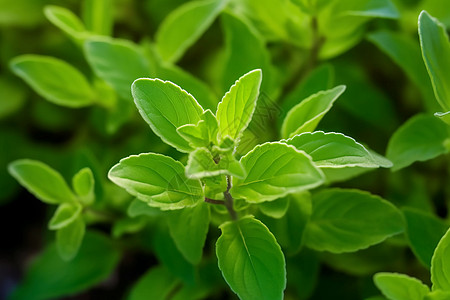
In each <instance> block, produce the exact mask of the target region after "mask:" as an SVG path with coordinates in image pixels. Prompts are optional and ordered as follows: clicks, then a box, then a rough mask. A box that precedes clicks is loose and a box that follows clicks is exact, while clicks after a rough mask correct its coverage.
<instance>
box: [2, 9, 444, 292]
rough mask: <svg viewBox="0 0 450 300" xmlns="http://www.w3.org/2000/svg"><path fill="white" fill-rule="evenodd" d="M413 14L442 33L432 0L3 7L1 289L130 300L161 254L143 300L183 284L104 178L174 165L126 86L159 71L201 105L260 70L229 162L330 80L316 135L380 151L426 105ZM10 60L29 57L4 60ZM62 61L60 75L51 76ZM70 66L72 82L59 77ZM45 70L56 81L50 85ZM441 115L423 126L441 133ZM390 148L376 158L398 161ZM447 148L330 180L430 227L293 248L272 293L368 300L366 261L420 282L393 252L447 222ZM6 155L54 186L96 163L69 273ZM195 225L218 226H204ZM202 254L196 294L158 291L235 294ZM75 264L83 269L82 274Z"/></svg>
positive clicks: (38, 206) (150, 225) (153, 233)
mask: <svg viewBox="0 0 450 300" xmlns="http://www.w3.org/2000/svg"><path fill="white" fill-rule="evenodd" d="M55 5H56V6H55ZM424 9H425V10H427V11H428V12H429V13H430V14H431V15H433V16H434V17H436V18H438V19H439V20H440V21H441V22H442V23H444V24H445V25H446V26H447V27H448V26H450V9H449V5H448V3H447V2H446V1H442V0H345V1H340V0H330V1H327V0H276V1H275V0H259V1H256V0H230V1H225V0H223V1H220V0H194V1H181V0H141V1H135V0H84V1H75V0H66V1H50V0H14V1H10V0H0V95H1V97H0V124H1V127H0V203H1V204H0V205H1V208H0V222H1V225H2V226H1V227H2V228H3V230H2V231H3V233H4V238H3V240H2V246H1V250H0V251H1V255H0V282H1V285H0V298H3V297H6V295H8V294H9V293H10V292H11V291H12V290H13V289H15V288H16V287H17V286H18V289H16V292H15V294H13V297H15V298H17V299H47V298H52V297H56V298H61V297H65V296H67V295H71V294H78V296H72V297H70V299H103V298H104V299H119V298H123V297H129V298H130V299H141V298H139V297H142V295H143V294H142V293H144V291H145V283H141V282H140V283H138V285H139V284H140V285H141V288H140V290H139V289H138V288H136V286H135V288H133V290H132V292H131V294H129V293H130V289H131V287H132V286H133V284H134V283H135V282H136V281H137V280H138V279H139V278H140V277H141V276H142V275H143V274H144V273H145V272H146V271H147V270H148V269H150V268H151V267H153V266H155V265H157V262H158V261H159V262H160V263H161V264H162V265H164V266H165V267H157V268H154V269H152V270H151V272H154V273H152V274H150V278H155V280H159V281H161V282H160V284H159V286H160V289H161V290H158V291H153V292H155V293H160V294H155V295H154V296H153V297H154V298H152V297H147V299H159V298H158V297H162V296H161V295H167V294H168V293H169V292H170V291H171V290H173V288H174V286H178V283H179V282H183V284H185V281H189V280H190V278H192V276H191V275H192V272H194V269H193V266H192V265H190V264H189V263H187V262H186V261H185V260H184V259H183V257H181V256H180V254H179V253H178V252H177V250H176V247H175V246H174V245H173V241H171V239H170V238H167V235H164V232H166V231H167V230H166V229H165V228H161V229H158V230H156V229H155V228H158V227H162V226H161V225H159V222H158V216H154V215H152V214H153V212H146V211H145V210H144V213H142V211H140V210H138V209H137V208H136V209H137V210H136V211H137V212H138V213H136V214H134V215H133V213H132V212H131V215H130V211H131V207H130V208H129V205H130V203H131V201H132V198H131V197H130V196H129V195H128V194H126V192H124V191H121V190H120V189H119V188H117V187H115V186H114V185H112V184H111V183H109V182H108V181H107V178H106V174H107V171H108V170H109V168H110V167H111V166H112V165H113V164H114V163H116V162H117V161H118V160H119V159H120V158H122V157H125V156H128V155H130V154H138V153H141V152H150V151H151V152H159V153H165V154H167V155H170V156H172V157H174V158H177V159H181V160H183V157H182V154H181V153H178V152H176V150H174V149H172V148H170V147H169V146H167V145H165V144H164V143H162V142H161V140H160V139H159V138H158V137H157V136H155V135H154V134H153V133H152V132H151V130H149V128H148V126H147V125H146V124H145V122H144V121H143V120H142V119H141V118H140V117H139V115H138V113H137V110H136V108H135V106H134V103H133V102H132V98H131V93H130V85H131V83H132V82H133V80H134V79H136V78H139V77H157V78H161V79H164V80H171V81H173V82H175V83H177V84H178V85H180V86H181V87H182V88H183V89H185V90H187V91H189V92H190V93H192V94H193V95H194V96H195V97H196V98H197V99H198V101H199V102H200V103H201V104H202V105H203V106H204V107H208V108H214V107H215V105H216V103H218V101H220V97H221V95H223V94H224V92H225V91H226V90H227V89H228V87H229V86H230V85H231V84H232V83H233V82H234V81H235V80H236V79H237V78H238V77H239V76H241V75H242V74H244V73H246V72H248V71H249V70H251V69H254V68H261V69H262V70H263V84H262V96H261V97H260V100H259V104H258V108H257V113H256V114H255V115H256V116H257V117H256V118H255V120H254V121H253V122H252V124H251V125H250V127H249V129H248V130H247V132H246V137H247V138H248V141H249V142H248V143H243V145H244V146H242V147H241V148H240V149H239V151H240V153H241V154H244V153H246V151H248V150H249V149H251V148H252V147H253V145H254V144H257V143H260V142H263V141H267V140H276V139H279V138H280V136H279V128H280V126H281V121H282V120H283V117H284V116H285V115H286V113H287V112H288V111H289V109H290V108H292V107H293V106H294V105H296V104H297V103H299V102H300V101H301V100H302V99H304V98H306V97H308V96H309V95H311V94H313V93H316V92H318V91H320V90H324V89H329V88H331V87H334V86H336V85H338V84H345V85H346V86H347V90H346V92H345V93H344V94H343V96H342V97H341V98H340V99H339V100H338V101H337V102H336V103H335V105H334V107H333V109H332V110H331V111H330V113H329V114H328V115H327V116H326V117H325V118H324V119H323V121H322V122H321V124H320V125H319V129H321V130H324V131H335V132H342V133H344V134H346V135H348V136H351V137H354V138H355V139H356V140H357V141H360V142H362V143H364V144H367V145H370V147H371V148H372V149H374V150H375V151H377V152H378V153H386V149H387V148H388V143H389V141H390V139H391V137H392V135H393V134H394V133H395V132H396V131H397V130H398V128H399V127H400V126H401V125H402V124H404V123H405V122H406V121H407V120H408V119H410V118H411V117H413V116H415V115H417V114H420V113H422V114H431V113H434V112H436V111H439V107H438V104H437V102H436V100H435V97H434V94H433V90H432V87H431V83H430V80H429V78H428V75H427V73H426V69H425V66H424V64H423V61H422V56H421V52H420V44H419V41H418V36H417V17H418V15H419V12H420V11H421V10H424ZM25 54H27V55H28V54H30V55H32V56H22V57H19V56H21V55H25ZM37 55H38V56H37ZM42 56H45V57H47V58H48V59H47V60H46V59H42ZM17 57H19V58H17ZM24 61H28V62H29V61H31V62H33V63H36V65H32V64H24V63H23V62H24ZM43 61H45V62H47V64H45V65H41V63H42V62H43ZM67 64H68V65H67ZM61 65H62V66H63V67H65V68H66V69H67V70H66V69H64V70H65V71H64V72H61V70H62V68H63V67H61ZM43 66H44V67H43ZM25 69H26V71H27V72H37V74H41V75H40V78H41V79H42V80H43V81H46V82H49V83H48V86H49V89H48V90H39V89H36V88H34V87H35V86H34V85H33V80H32V79H30V78H29V77H27V76H26V75H24V74H25V73H24V70H25ZM70 72H76V73H79V75H80V76H79V77H80V78H81V79H80V80H79V81H74V80H73V78H74V77H73V76H71V75H70V74H69V73H70ZM68 74H69V75H68ZM66 76H67V78H66ZM19 77H22V78H19ZM57 79H59V80H60V81H57ZM55 80H56V82H59V83H60V84H52V82H55ZM80 81H83V82H82V83H80ZM258 112H259V113H258ZM424 118H425V117H424ZM425 124H427V125H426V126H428V124H429V123H425ZM442 124H443V123H442ZM442 124H441V123H438V124H437V125H436V127H437V129H436V130H437V131H439V130H444V132H445V130H448V129H447V128H445V126H444V125H442ZM442 126H444V127H442ZM442 128H444V129H442ZM392 151H393V152H391V155H390V154H389V151H388V154H387V156H388V158H391V159H395V153H394V152H395V149H393V150H392ZM447 151H448V147H447V148H445V147H437V148H434V149H433V151H432V153H431V154H430V155H429V157H427V159H432V160H430V161H428V162H426V163H424V162H418V163H415V164H413V165H412V166H408V165H410V164H411V163H412V162H413V161H414V160H412V161H407V162H405V163H403V165H402V166H399V168H398V169H400V168H403V167H407V168H405V169H403V170H399V171H396V172H392V171H391V170H376V171H373V172H370V173H367V174H363V175H360V176H358V177H356V178H354V179H350V180H346V181H342V180H340V182H334V183H332V185H333V186H339V187H350V188H360V189H363V190H367V191H370V192H372V193H375V194H378V195H381V196H383V197H384V198H385V199H388V200H389V201H391V202H393V203H394V204H395V205H397V206H398V207H400V208H402V209H404V214H405V218H406V221H407V223H408V224H410V225H411V226H410V227H409V228H414V226H417V224H421V223H423V224H432V225H430V227H429V228H423V227H422V228H421V226H418V227H419V228H417V230H413V229H411V230H410V231H411V234H409V233H408V232H406V234H404V235H400V236H397V237H394V238H391V239H389V240H387V241H386V242H384V243H382V244H380V245H377V246H374V247H371V248H369V249H366V250H362V251H359V252H356V253H349V254H341V255H336V254H329V253H316V252H313V251H311V250H307V249H305V250H302V252H301V253H300V255H294V256H289V257H287V261H288V289H287V292H286V299H309V298H310V299H364V298H369V297H370V296H373V295H377V294H378V292H377V291H376V289H375V287H374V285H373V283H372V279H371V276H372V275H373V273H374V272H377V271H397V272H401V273H406V274H410V275H412V276H415V277H418V278H420V279H422V280H423V281H424V282H429V270H428V269H427V263H428V266H429V258H428V261H427V258H426V255H428V254H426V253H425V254H423V255H421V254H417V253H413V251H412V250H411V247H410V246H408V244H411V239H414V238H415V237H416V236H415V235H414V234H415V232H417V231H420V229H423V230H422V231H423V232H422V233H421V234H422V236H420V238H422V237H427V239H429V240H430V243H431V244H433V243H434V244H436V243H437V241H438V240H439V238H440V237H441V236H442V234H443V232H445V230H446V228H447V227H448V223H447V221H448V216H447V208H448V200H449V199H450V185H449V184H448V182H449V166H450V164H449V162H448V156H440V154H443V153H445V152H447ZM18 158H32V159H37V160H40V161H43V162H45V163H47V164H49V165H50V166H51V167H53V168H55V169H56V170H58V171H60V172H61V173H62V174H63V176H64V177H65V178H66V179H67V180H69V179H70V178H71V176H73V174H75V173H76V172H77V171H78V170H79V169H81V168H82V167H90V168H91V169H92V170H93V173H94V177H95V181H96V191H95V193H96V197H97V201H96V203H95V205H94V212H93V214H104V216H98V215H97V216H94V217H93V221H92V223H93V226H92V228H93V229H95V230H93V232H90V233H89V234H88V235H87V236H86V240H85V241H84V244H83V247H82V249H81V250H80V253H79V255H78V256H77V258H76V261H71V262H70V264H71V265H70V266H66V265H64V267H63V268H67V270H70V271H71V272H70V274H68V275H67V276H66V278H69V279H68V280H64V279H61V278H62V277H64V276H61V278H60V280H61V281H60V282H58V279H55V278H54V276H55V274H58V273H60V270H61V266H60V264H61V262H60V261H57V259H56V258H55V256H56V255H55V249H54V246H49V247H46V245H47V244H49V243H50V242H51V241H52V240H53V236H52V234H51V233H49V232H48V231H47V230H46V220H48V219H49V217H50V216H51V213H52V208H51V207H46V206H45V205H44V204H42V203H40V202H39V201H36V200H35V199H33V196H31V195H30V194H28V193H27V192H26V191H25V190H24V189H21V188H20V187H19V185H18V183H17V182H16V181H15V180H14V179H13V178H12V177H11V176H10V175H9V174H8V172H7V164H8V163H9V162H11V161H13V160H15V159H18ZM184 159H185V158H184ZM394 165H395V161H394ZM127 210H128V214H127ZM138 214H141V216H137V215H138ZM142 214H148V215H152V217H151V218H148V217H147V216H142ZM136 216H137V217H138V218H133V217H136ZM139 218H146V219H145V220H144V221H142V219H139ZM423 220H431V221H429V222H425V221H423ZM132 232H133V233H134V232H137V233H135V234H132V235H130V234H128V233H132ZM210 235H211V236H217V235H218V229H216V228H214V229H211V232H210ZM420 238H419V239H420ZM44 248H46V250H45V251H44V252H42V251H43V250H42V249H44ZM432 248H433V249H434V247H432ZM213 249H214V246H213V244H212V243H211V242H209V244H208V241H207V246H206V250H205V259H204V261H203V262H202V264H201V266H200V267H199V268H200V271H198V270H197V271H198V272H199V273H200V279H199V281H200V284H198V285H197V286H201V287H202V288H201V289H199V291H196V293H197V294H195V293H194V292H192V291H191V292H189V291H186V290H188V288H185V287H186V286H189V285H181V287H179V289H181V291H182V292H183V293H185V294H183V293H177V294H176V295H175V296H173V297H172V296H171V297H172V298H170V299H191V298H192V299H201V298H203V297H207V298H208V297H209V298H211V299H213V298H214V299H228V298H233V297H235V296H233V295H232V294H231V293H230V292H224V291H226V290H227V288H226V285H225V283H224V282H223V279H222V278H221V276H220V274H219V271H218V270H217V267H216V262H215V261H214V260H215V256H214V251H213ZM416 256H418V257H419V259H420V258H421V257H422V258H423V257H425V258H424V259H423V260H424V261H425V263H424V264H421V263H420V262H419V261H418V259H417V258H416ZM31 261H34V262H33V264H32V268H31V269H29V267H30V262H31ZM89 264H95V265H96V267H95V270H89V267H85V268H84V269H83V268H82V267H80V266H82V265H86V266H89ZM152 276H153V277H152ZM147 278H149V277H147ZM105 279H106V281H105ZM55 280H56V282H55ZM159 281H158V282H159ZM55 284H57V285H58V288H57V289H54V288H52V287H54V286H55ZM164 289H165V290H164ZM150 292H152V291H147V293H150ZM140 293H141V294H140ZM146 295H148V294H146ZM183 295H188V296H186V297H185V298H183V297H184V296H183ZM193 295H194V296H193ZM205 295H208V296H205ZM189 297H190V298H189ZM160 299H162V298H160Z"/></svg>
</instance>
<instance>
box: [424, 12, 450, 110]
mask: <svg viewBox="0 0 450 300" xmlns="http://www.w3.org/2000/svg"><path fill="white" fill-rule="evenodd" d="M419 37H420V46H421V47H422V56H423V60H424V62H425V65H426V67H427V70H428V75H430V78H431V84H432V85H433V90H434V94H435V96H436V99H437V101H438V102H439V104H440V105H441V106H442V108H443V109H445V111H448V110H450V78H449V77H448V74H449V73H450V43H449V40H448V36H447V31H446V29H445V26H444V25H443V24H441V23H440V22H439V21H438V20H437V19H435V18H433V17H431V16H430V15H429V14H428V13H427V12H426V11H422V12H421V13H420V16H419Z"/></svg>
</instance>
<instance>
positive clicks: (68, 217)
mask: <svg viewBox="0 0 450 300" xmlns="http://www.w3.org/2000/svg"><path fill="white" fill-rule="evenodd" d="M82 209H83V207H82V206H81V205H80V204H79V203H77V202H73V203H62V204H60V205H59V206H58V208H57V209H56V211H55V213H54V214H53V217H52V218H51V220H50V222H49V224H48V228H49V229H50V230H57V229H61V228H63V227H66V226H68V225H70V223H72V222H74V221H75V220H76V219H77V218H78V216H79V215H80V214H81V211H82Z"/></svg>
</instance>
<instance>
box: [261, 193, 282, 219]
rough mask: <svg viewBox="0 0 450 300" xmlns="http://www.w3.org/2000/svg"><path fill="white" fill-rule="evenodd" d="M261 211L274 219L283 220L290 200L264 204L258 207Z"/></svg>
mask: <svg viewBox="0 0 450 300" xmlns="http://www.w3.org/2000/svg"><path fill="white" fill-rule="evenodd" d="M258 208H259V210H260V211H261V212H262V213H263V214H265V215H266V216H269V217H271V218H274V219H280V218H282V217H283V216H284V215H285V214H286V212H287V210H288V208H289V198H288V197H284V198H280V199H276V200H274V201H270V202H263V203H261V204H259V205H258Z"/></svg>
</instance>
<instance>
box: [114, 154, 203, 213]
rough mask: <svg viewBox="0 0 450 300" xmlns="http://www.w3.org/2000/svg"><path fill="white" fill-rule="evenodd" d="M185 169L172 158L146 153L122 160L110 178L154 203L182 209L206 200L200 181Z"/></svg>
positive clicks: (165, 207)
mask: <svg viewBox="0 0 450 300" xmlns="http://www.w3.org/2000/svg"><path fill="white" fill-rule="evenodd" d="M184 172H185V171H184V166H183V165H182V164H181V163H180V162H178V161H176V160H174V159H173V158H171V157H168V156H164V155H162V154H155V153H145V154H140V155H132V156H129V157H127V158H124V159H122V160H121V161H120V162H119V163H118V164H117V165H115V166H114V167H112V168H111V170H110V171H109V173H108V178H109V179H111V181H113V182H114V183H115V184H117V185H118V186H120V187H122V188H124V189H126V190H127V191H128V192H129V193H130V194H132V195H133V196H136V197H138V198H139V199H141V200H144V201H146V202H147V203H148V204H149V205H151V206H156V207H160V208H161V209H179V208H183V207H185V206H192V205H195V204H196V203H197V202H198V201H201V200H203V188H202V186H201V184H200V181H199V180H198V179H197V180H194V179H188V178H186V176H185V174H184Z"/></svg>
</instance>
